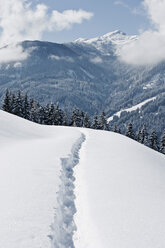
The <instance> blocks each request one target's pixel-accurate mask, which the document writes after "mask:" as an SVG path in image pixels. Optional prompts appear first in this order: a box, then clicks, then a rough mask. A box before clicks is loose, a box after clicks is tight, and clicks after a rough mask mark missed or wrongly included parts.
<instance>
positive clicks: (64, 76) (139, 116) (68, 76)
mask: <svg viewBox="0 0 165 248" xmlns="http://www.w3.org/2000/svg"><path fill="white" fill-rule="evenodd" d="M137 39H138V36H128V35H126V34H125V33H123V32H121V31H118V30H117V31H114V32H111V33H108V34H105V35H103V36H101V37H96V38H93V39H83V38H80V39H78V40H76V41H74V42H71V43H65V44H56V43H50V42H43V41H24V42H22V43H20V45H21V46H22V48H23V51H24V52H26V53H28V54H29V56H28V57H27V59H25V60H20V61H14V62H10V63H1V66H0V98H1V101H2V99H3V96H4V93H5V90H6V88H9V89H11V90H14V91H16V90H17V89H21V91H23V92H24V93H25V92H27V93H28V95H29V96H31V97H34V98H36V99H37V100H38V101H39V102H40V103H42V104H46V103H50V102H52V103H56V102H59V103H60V104H61V106H62V107H65V108H67V109H68V110H71V109H72V108H73V107H74V106H77V107H79V108H80V109H83V110H84V111H87V112H89V113H90V114H91V115H93V114H94V113H98V112H100V111H101V110H105V111H106V114H107V116H112V115H114V114H115V113H116V112H118V111H120V110H121V111H122V110H123V111H122V114H121V115H120V117H117V116H116V117H114V118H113V120H112V125H114V124H116V125H118V126H119V127H120V128H121V129H122V130H123V131H124V129H125V127H126V125H127V124H128V123H129V122H133V123H134V124H135V128H136V129H137V128H138V127H139V126H140V125H142V124H144V123H146V125H147V126H148V127H149V128H154V129H155V130H156V131H157V132H158V134H159V135H161V133H162V131H163V129H164V128H165V118H164V116H165V108H164V106H165V100H164V99H165V62H161V63H159V64H157V65H150V66H135V65H131V64H126V63H125V62H123V60H121V57H120V51H121V49H122V47H123V46H125V45H126V44H130V43H131V42H134V41H136V40H137ZM152 97H154V101H149V102H147V103H146V104H144V105H143V106H142V107H141V108H140V109H139V108H138V109H136V110H134V111H131V112H127V111H124V110H125V109H127V108H130V107H132V106H134V105H137V104H139V103H141V102H143V101H145V100H147V99H150V98H152Z"/></svg>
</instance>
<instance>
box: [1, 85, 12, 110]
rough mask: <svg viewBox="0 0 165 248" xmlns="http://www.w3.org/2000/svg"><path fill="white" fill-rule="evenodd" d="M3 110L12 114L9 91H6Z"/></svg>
mask: <svg viewBox="0 0 165 248" xmlns="http://www.w3.org/2000/svg"><path fill="white" fill-rule="evenodd" d="M2 109H3V110H4V111H6V112H9V113H11V94H10V92H9V90H8V89H7V90H6V93H5V97H4V101H3V105H2Z"/></svg>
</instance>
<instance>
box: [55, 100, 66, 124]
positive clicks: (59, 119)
mask: <svg viewBox="0 0 165 248" xmlns="http://www.w3.org/2000/svg"><path fill="white" fill-rule="evenodd" d="M63 117H64V113H63V111H62V109H60V106H59V103H57V104H56V107H55V111H54V125H60V126H62V124H63Z"/></svg>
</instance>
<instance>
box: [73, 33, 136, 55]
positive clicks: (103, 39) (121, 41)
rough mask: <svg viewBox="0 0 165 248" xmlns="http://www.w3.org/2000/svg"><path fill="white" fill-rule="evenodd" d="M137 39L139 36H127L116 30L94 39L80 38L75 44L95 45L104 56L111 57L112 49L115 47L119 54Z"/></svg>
mask: <svg viewBox="0 0 165 248" xmlns="http://www.w3.org/2000/svg"><path fill="white" fill-rule="evenodd" d="M137 39H138V36H137V35H127V34H126V33H124V32H122V31H120V30H115V31H113V32H109V33H106V34H104V35H102V36H98V37H95V38H92V39H84V38H79V39H77V40H75V43H80V44H87V45H93V46H94V47H95V48H97V49H98V50H100V51H101V52H103V53H104V54H106V55H110V54H111V52H110V50H111V51H112V47H114V51H115V53H116V54H118V53H119V50H120V49H121V47H122V46H124V45H125V44H128V43H130V42H132V41H135V40H137Z"/></svg>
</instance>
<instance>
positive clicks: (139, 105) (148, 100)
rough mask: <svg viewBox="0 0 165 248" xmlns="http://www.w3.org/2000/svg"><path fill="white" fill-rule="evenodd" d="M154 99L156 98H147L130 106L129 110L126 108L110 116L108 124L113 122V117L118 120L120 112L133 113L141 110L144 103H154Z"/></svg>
mask: <svg viewBox="0 0 165 248" xmlns="http://www.w3.org/2000/svg"><path fill="white" fill-rule="evenodd" d="M155 99H156V97H152V98H149V99H147V100H145V101H143V102H141V103H138V104H136V105H134V106H132V107H131V108H126V109H122V110H120V111H118V112H117V113H115V114H114V115H112V116H111V117H109V118H108V122H110V121H112V120H113V117H114V116H118V117H119V118H120V115H121V113H122V112H124V111H126V112H132V111H135V110H137V109H139V110H140V109H141V107H142V106H144V105H145V104H146V103H148V102H151V101H154V100H155Z"/></svg>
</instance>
